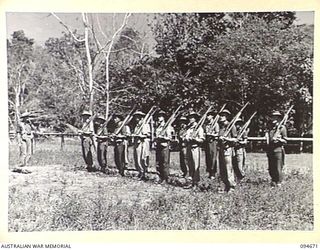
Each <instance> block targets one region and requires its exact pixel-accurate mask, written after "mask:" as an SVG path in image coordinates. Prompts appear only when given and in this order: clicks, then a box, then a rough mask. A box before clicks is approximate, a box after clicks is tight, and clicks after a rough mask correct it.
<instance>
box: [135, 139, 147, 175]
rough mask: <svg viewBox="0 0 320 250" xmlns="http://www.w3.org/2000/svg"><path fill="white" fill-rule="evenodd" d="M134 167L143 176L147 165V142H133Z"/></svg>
mask: <svg viewBox="0 0 320 250" xmlns="http://www.w3.org/2000/svg"><path fill="white" fill-rule="evenodd" d="M133 157H134V163H135V167H136V169H137V170H138V172H139V176H140V177H143V176H145V173H146V172H147V170H148V165H149V142H148V141H146V140H145V141H142V142H135V143H134V151H133Z"/></svg>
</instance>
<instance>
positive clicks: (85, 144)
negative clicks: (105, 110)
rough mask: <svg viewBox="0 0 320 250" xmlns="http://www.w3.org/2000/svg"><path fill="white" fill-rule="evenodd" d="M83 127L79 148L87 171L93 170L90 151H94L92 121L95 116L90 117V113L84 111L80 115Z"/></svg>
mask: <svg viewBox="0 0 320 250" xmlns="http://www.w3.org/2000/svg"><path fill="white" fill-rule="evenodd" d="M81 118H82V121H83V126H82V128H81V130H80V131H79V132H80V138H81V148H82V156H83V159H84V161H85V163H86V165H87V170H88V171H92V170H93V157H92V149H94V147H95V145H94V141H93V134H94V128H93V122H92V121H93V119H94V118H95V115H92V113H91V112H88V111H84V112H83V113H82V115H81Z"/></svg>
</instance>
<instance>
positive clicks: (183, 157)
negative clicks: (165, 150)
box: [179, 147, 191, 177]
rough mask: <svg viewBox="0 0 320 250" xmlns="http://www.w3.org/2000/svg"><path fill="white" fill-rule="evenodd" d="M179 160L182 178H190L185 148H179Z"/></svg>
mask: <svg viewBox="0 0 320 250" xmlns="http://www.w3.org/2000/svg"><path fill="white" fill-rule="evenodd" d="M179 156H180V157H179V158H180V168H181V171H182V173H183V176H184V177H185V176H187V175H189V176H191V175H190V171H189V168H188V157H187V147H181V148H180V151H179Z"/></svg>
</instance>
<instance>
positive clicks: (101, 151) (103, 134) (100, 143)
mask: <svg viewBox="0 0 320 250" xmlns="http://www.w3.org/2000/svg"><path fill="white" fill-rule="evenodd" d="M95 122H96V123H97V125H98V127H97V133H96V140H97V158H98V163H99V165H100V167H101V171H102V172H103V173H106V168H107V153H108V131H107V124H105V122H106V120H105V118H104V117H103V116H98V117H97V118H96V119H95Z"/></svg>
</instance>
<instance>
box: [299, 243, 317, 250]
mask: <svg viewBox="0 0 320 250" xmlns="http://www.w3.org/2000/svg"><path fill="white" fill-rule="evenodd" d="M300 248H306V249H310V248H318V244H300Z"/></svg>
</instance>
